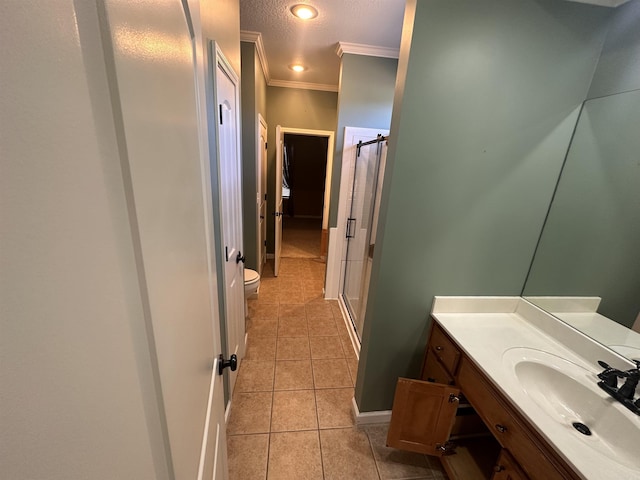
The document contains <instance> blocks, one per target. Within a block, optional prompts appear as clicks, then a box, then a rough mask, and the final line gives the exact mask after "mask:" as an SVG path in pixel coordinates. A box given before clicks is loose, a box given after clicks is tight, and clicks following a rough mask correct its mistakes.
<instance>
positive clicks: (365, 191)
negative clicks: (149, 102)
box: [341, 141, 386, 340]
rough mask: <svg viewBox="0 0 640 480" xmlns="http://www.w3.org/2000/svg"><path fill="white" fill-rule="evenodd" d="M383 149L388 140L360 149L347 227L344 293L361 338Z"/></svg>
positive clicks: (358, 150) (350, 314)
mask: <svg viewBox="0 0 640 480" xmlns="http://www.w3.org/2000/svg"><path fill="white" fill-rule="evenodd" d="M383 152H386V141H377V142H374V143H370V144H368V145H362V146H359V147H358V148H357V149H356V160H355V167H354V173H353V185H352V188H351V198H350V201H351V208H350V211H349V217H348V218H347V226H346V237H347V248H346V256H345V267H344V279H343V282H342V292H341V295H342V300H343V301H344V304H345V306H346V308H347V311H348V312H349V316H350V317H351V322H352V323H353V326H354V329H355V331H356V333H357V335H358V338H359V339H360V340H362V326H363V322H364V312H365V307H366V296H367V291H368V288H369V275H370V272H371V261H372V258H373V249H374V244H375V232H374V230H375V224H376V222H377V204H378V202H377V198H378V197H379V195H378V193H379V192H378V190H379V188H378V187H379V183H381V182H379V181H378V179H379V177H380V165H381V159H382V156H383Z"/></svg>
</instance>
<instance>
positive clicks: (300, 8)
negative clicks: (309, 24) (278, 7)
mask: <svg viewBox="0 0 640 480" xmlns="http://www.w3.org/2000/svg"><path fill="white" fill-rule="evenodd" d="M291 13H293V14H294V15H295V16H296V17H298V18H301V19H302V20H311V19H312V18H316V17H317V16H318V10H316V9H315V8H313V7H312V6H311V5H305V4H304V3H299V4H297V5H294V6H293V7H291Z"/></svg>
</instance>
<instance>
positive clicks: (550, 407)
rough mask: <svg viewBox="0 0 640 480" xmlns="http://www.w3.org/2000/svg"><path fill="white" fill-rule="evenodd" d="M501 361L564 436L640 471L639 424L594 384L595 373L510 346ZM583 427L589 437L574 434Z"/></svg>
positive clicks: (561, 359)
mask: <svg viewBox="0 0 640 480" xmlns="http://www.w3.org/2000/svg"><path fill="white" fill-rule="evenodd" d="M503 361H504V364H505V366H506V367H507V370H508V373H509V376H511V377H513V378H512V379H513V380H514V381H516V383H517V384H519V385H520V387H521V388H522V390H523V391H524V393H525V394H526V395H527V396H528V397H529V398H530V399H531V400H533V402H534V403H535V404H536V406H537V407H538V408H539V409H540V410H541V411H542V412H544V413H545V414H546V415H547V416H548V417H550V418H551V419H552V420H554V421H555V422H558V423H560V424H562V425H563V426H564V427H565V428H566V431H567V433H568V434H569V435H571V436H572V437H573V438H575V439H576V440H577V441H580V442H582V443H584V444H585V445H588V446H589V447H591V448H593V449H594V450H595V451H597V452H599V453H601V454H603V455H605V456H606V457H608V458H609V459H610V460H613V461H615V462H618V463H621V464H623V465H626V466H628V467H631V468H634V469H635V468H637V469H638V471H640V458H639V457H640V454H639V450H638V445H640V421H639V420H638V419H637V418H636V416H635V415H633V414H632V413H630V412H629V413H626V412H625V410H624V407H622V406H621V405H616V400H614V399H613V398H611V397H609V396H608V395H607V394H606V393H605V392H604V391H603V390H601V389H600V388H599V387H598V386H597V383H598V378H597V376H596V374H595V373H594V372H590V371H589V370H586V369H584V368H582V367H580V366H579V365H576V364H575V363H572V362H570V361H567V360H565V359H563V358H561V357H558V356H556V355H553V354H550V353H547V352H543V351H541V350H535V349H530V348H511V349H509V350H507V351H506V352H505V353H504V355H503ZM583 426H586V427H588V431H589V432H590V435H588V434H585V433H581V432H580V431H579V430H583V431H584V430H585V429H584V427H583Z"/></svg>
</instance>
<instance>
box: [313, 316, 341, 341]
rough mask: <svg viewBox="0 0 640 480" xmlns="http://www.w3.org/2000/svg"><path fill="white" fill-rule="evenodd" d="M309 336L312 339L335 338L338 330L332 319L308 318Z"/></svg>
mask: <svg viewBox="0 0 640 480" xmlns="http://www.w3.org/2000/svg"><path fill="white" fill-rule="evenodd" d="M307 323H308V324H309V335H310V336H312V337H325V336H337V335H338V329H337V328H336V321H335V320H334V319H333V318H309V319H308V320H307Z"/></svg>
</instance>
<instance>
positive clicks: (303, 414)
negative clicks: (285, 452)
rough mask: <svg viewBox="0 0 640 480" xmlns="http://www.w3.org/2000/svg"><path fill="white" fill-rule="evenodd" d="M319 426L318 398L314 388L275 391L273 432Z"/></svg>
mask: <svg viewBox="0 0 640 480" xmlns="http://www.w3.org/2000/svg"><path fill="white" fill-rule="evenodd" d="M317 428H318V417H317V414H316V398H315V395H314V394H313V390H291V391H282V392H274V393H273V409H272V411H271V431H272V432H292V431H297V430H315V429H317Z"/></svg>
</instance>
